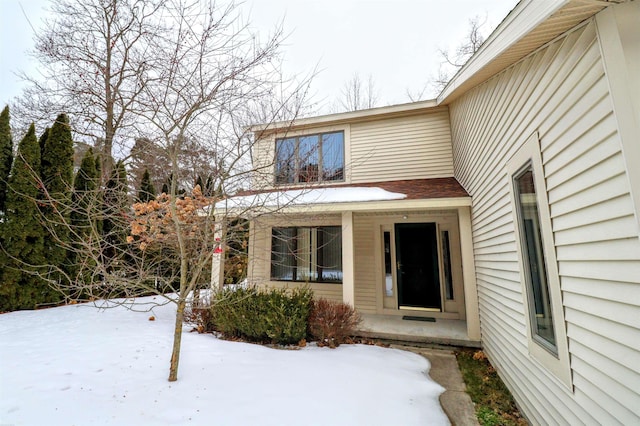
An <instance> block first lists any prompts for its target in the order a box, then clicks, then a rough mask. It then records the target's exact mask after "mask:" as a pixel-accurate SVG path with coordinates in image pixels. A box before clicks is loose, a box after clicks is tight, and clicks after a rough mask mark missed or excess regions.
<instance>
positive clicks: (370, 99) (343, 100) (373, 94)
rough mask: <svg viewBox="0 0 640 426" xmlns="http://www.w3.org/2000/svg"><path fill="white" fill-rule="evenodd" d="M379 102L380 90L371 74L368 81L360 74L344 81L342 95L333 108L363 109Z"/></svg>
mask: <svg viewBox="0 0 640 426" xmlns="http://www.w3.org/2000/svg"><path fill="white" fill-rule="evenodd" d="M377 103H378V90H377V88H376V85H375V82H374V80H373V77H372V76H371V75H369V77H368V78H367V80H366V81H363V79H362V78H361V77H360V74H358V73H354V74H353V76H352V77H351V78H350V79H349V80H348V81H346V82H345V83H344V86H343V87H342V91H341V97H340V98H339V99H338V101H337V103H336V105H335V106H334V107H333V109H334V110H335V111H336V112H338V111H358V110H361V109H369V108H373V107H375V106H376V105H377Z"/></svg>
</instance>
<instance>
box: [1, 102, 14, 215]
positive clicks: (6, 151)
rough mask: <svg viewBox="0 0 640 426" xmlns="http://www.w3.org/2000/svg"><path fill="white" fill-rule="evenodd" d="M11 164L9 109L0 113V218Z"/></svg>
mask: <svg viewBox="0 0 640 426" xmlns="http://www.w3.org/2000/svg"><path fill="white" fill-rule="evenodd" d="M12 162H13V140H12V139H11V126H10V124H9V107H8V106H6V107H4V109H3V110H2V113H0V217H1V215H2V213H4V211H5V205H6V200H7V181H8V179H9V173H10V172H11V163H12Z"/></svg>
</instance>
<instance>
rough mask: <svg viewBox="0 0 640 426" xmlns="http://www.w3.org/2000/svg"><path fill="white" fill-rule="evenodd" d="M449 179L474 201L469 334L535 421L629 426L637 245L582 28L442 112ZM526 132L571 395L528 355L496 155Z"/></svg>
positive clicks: (597, 73) (634, 389)
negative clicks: (542, 187)
mask: <svg viewBox="0 0 640 426" xmlns="http://www.w3.org/2000/svg"><path fill="white" fill-rule="evenodd" d="M450 114H451V122H452V135H453V151H454V164H455V175H456V177H457V178H458V180H459V181H460V182H461V184H462V185H463V186H464V187H465V189H466V190H467V191H468V192H469V193H470V194H471V196H472V197H473V200H474V205H473V212H472V215H473V238H474V246H475V260H476V270H477V280H478V293H479V303H480V313H481V326H482V339H483V342H484V346H485V348H486V351H487V353H488V354H489V356H490V358H491V360H492V362H493V363H494V364H495V365H496V366H497V368H498V371H499V372H500V373H501V376H502V378H503V379H504V380H505V382H506V383H507V384H508V386H509V387H510V389H511V390H512V391H513V392H514V395H515V397H516V399H517V401H518V402H519V404H520V405H521V408H522V409H523V411H524V412H525V414H526V415H527V416H528V417H529V418H530V419H531V420H534V421H535V422H536V423H541V424H544V423H549V424H582V423H586V424H598V423H600V424H640V241H639V239H638V234H637V231H636V224H635V219H634V209H633V203H632V199H631V197H630V193H629V180H628V177H627V175H626V172H625V165H624V164H625V163H624V161H623V157H622V153H621V144H620V138H619V136H618V133H617V124H616V117H615V115H614V112H613V109H612V101H611V98H610V95H609V92H608V84H607V79H606V76H605V72H604V67H603V63H602V59H601V56H600V50H599V45H598V40H597V37H596V30H595V25H594V23H593V22H590V23H588V24H587V25H585V26H582V27H580V28H578V29H577V30H575V31H573V32H570V33H569V34H568V35H567V36H566V37H564V38H561V39H559V40H557V41H555V42H553V43H552V44H550V45H549V46H547V47H546V48H544V49H541V50H539V51H538V52H536V53H534V54H532V55H530V56H529V57H527V58H526V59H524V60H522V61H520V62H519V63H517V64H515V65H514V66H512V67H510V68H508V69H507V70H505V71H504V72H502V73H500V74H498V75H497V76H495V77H494V78H492V79H491V80H489V81H488V82H486V83H484V84H482V85H480V86H479V87H477V88H475V89H473V90H471V91H470V92H468V93H467V94H466V95H465V96H464V97H462V98H461V99H459V100H457V101H455V102H454V104H453V105H451V107H450ZM535 131H538V132H539V138H540V143H541V146H542V161H543V167H544V173H545V179H546V185H547V195H548V198H549V204H550V213H551V220H552V228H553V234H554V240H555V245H556V254H557V260H558V268H559V274H560V285H561V290H562V294H563V304H564V312H565V321H566V327H567V335H568V340H569V351H570V359H571V368H572V374H573V387H574V389H573V390H570V389H568V388H567V387H566V386H564V385H563V384H562V383H561V382H560V381H559V380H557V379H556V378H555V377H553V376H552V375H550V374H549V373H548V372H547V371H546V369H545V368H544V367H542V366H541V364H540V363H538V362H537V361H535V360H534V359H532V358H531V356H530V355H529V353H528V348H527V330H526V327H527V321H526V318H525V314H524V306H523V303H524V299H523V289H522V284H521V283H520V275H519V264H518V256H517V252H516V241H515V238H514V221H513V213H512V207H511V202H510V196H509V191H510V179H509V177H508V176H507V174H506V171H505V164H506V162H507V160H508V159H509V157H510V156H511V155H512V154H513V153H514V152H515V151H516V150H517V149H518V148H519V147H520V146H521V144H522V143H523V142H525V141H526V140H527V138H528V137H529V136H530V135H532V134H533V133H534V132H535Z"/></svg>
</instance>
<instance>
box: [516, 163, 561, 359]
mask: <svg viewBox="0 0 640 426" xmlns="http://www.w3.org/2000/svg"><path fill="white" fill-rule="evenodd" d="M514 184H515V185H514V186H515V194H516V202H517V205H518V211H517V214H518V222H519V226H520V239H521V240H522V241H521V245H522V257H523V261H524V265H523V266H524V272H525V280H526V285H527V286H528V292H527V293H528V299H529V300H528V302H529V314H530V316H531V328H532V330H531V331H532V335H533V338H534V340H536V341H537V342H538V343H540V344H542V345H543V346H544V347H546V348H547V349H549V350H550V351H552V352H554V353H557V347H556V335H555V331H554V327H553V315H552V309H551V297H550V295H549V282H548V274H547V268H546V265H545V258H544V249H543V241H542V232H541V229H540V213H539V209H538V201H537V197H536V187H535V183H534V175H533V169H532V167H531V165H528V166H526V167H525V168H524V169H522V170H521V171H520V172H519V173H518V174H516V175H515V176H514Z"/></svg>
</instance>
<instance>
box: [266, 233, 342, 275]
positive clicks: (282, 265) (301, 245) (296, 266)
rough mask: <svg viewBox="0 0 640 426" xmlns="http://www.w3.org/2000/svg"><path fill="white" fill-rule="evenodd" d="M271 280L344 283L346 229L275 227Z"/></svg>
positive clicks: (272, 241) (272, 245)
mask: <svg viewBox="0 0 640 426" xmlns="http://www.w3.org/2000/svg"><path fill="white" fill-rule="evenodd" d="M271 279H272V280H274V281H302V282H325V283H341V282H342V228H341V227H339V226H322V227H313V228H312V227H286V228H273V230H272V234H271Z"/></svg>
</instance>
